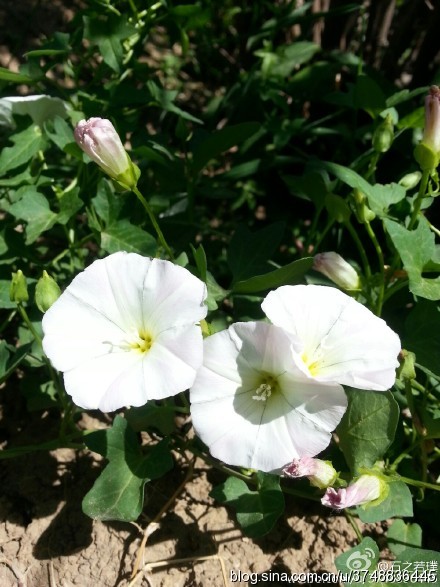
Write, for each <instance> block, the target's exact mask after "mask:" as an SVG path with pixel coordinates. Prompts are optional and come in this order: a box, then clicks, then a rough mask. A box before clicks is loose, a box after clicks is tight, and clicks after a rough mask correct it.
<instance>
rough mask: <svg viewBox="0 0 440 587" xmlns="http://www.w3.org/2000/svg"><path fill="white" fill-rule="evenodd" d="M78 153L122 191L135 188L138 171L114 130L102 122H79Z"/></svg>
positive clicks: (110, 124)
mask: <svg viewBox="0 0 440 587" xmlns="http://www.w3.org/2000/svg"><path fill="white" fill-rule="evenodd" d="M74 136H75V140H76V142H77V143H78V145H79V146H80V147H81V149H82V150H83V151H84V152H85V153H86V154H87V155H88V156H89V157H90V159H92V160H93V161H94V162H95V163H97V164H98V165H99V166H100V167H101V169H102V170H103V171H105V173H107V175H109V176H110V177H111V178H112V179H114V180H115V181H116V182H117V183H118V184H119V185H120V186H122V187H123V188H125V189H132V188H134V187H136V185H137V180H138V179H139V175H140V172H139V168H138V167H137V166H136V165H135V164H134V163H133V162H132V161H131V159H130V157H129V156H128V153H127V151H126V150H125V149H124V145H123V144H122V142H121V139H120V138H119V135H118V133H117V132H116V130H115V127H114V126H113V124H112V123H111V122H110V120H107V119H106V118H89V120H81V121H80V122H79V123H78V124H77V125H76V128H75V132H74Z"/></svg>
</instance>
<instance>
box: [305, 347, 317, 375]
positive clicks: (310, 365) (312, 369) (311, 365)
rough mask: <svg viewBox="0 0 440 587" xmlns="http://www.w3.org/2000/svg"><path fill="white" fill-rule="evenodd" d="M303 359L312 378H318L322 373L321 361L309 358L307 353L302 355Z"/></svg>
mask: <svg viewBox="0 0 440 587" xmlns="http://www.w3.org/2000/svg"><path fill="white" fill-rule="evenodd" d="M301 359H302V360H303V361H304V364H305V366H306V367H307V369H308V370H309V373H310V375H311V376H312V377H316V376H317V375H318V374H319V371H320V365H319V359H318V360H315V361H314V360H313V359H314V357H313V355H312V357H309V356H308V355H307V353H306V352H304V353H303V354H302V355H301Z"/></svg>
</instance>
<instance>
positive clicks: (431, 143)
mask: <svg viewBox="0 0 440 587" xmlns="http://www.w3.org/2000/svg"><path fill="white" fill-rule="evenodd" d="M414 157H415V159H416V161H417V163H418V164H419V165H420V167H421V169H422V170H423V171H434V169H436V167H437V166H438V164H439V162H440V88H439V87H438V86H432V87H431V89H430V90H429V94H428V95H427V96H426V98H425V130H424V133H423V138H422V140H421V141H420V143H419V144H418V145H417V146H416V148H415V149H414Z"/></svg>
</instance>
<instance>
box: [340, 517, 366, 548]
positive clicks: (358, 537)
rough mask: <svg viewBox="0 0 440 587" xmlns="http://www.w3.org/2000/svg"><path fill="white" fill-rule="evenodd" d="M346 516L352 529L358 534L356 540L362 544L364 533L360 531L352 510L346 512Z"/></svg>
mask: <svg viewBox="0 0 440 587" xmlns="http://www.w3.org/2000/svg"><path fill="white" fill-rule="evenodd" d="M344 514H345V517H346V518H347V520H348V521H349V522H350V524H351V527H352V528H353V530H354V533H355V534H356V538H357V539H358V542H359V543H361V542H362V540H363V536H362V532H361V531H360V530H359V526H358V525H357V523H356V520H355V518H354V516H353V514H352V513H351V512H350V510H347V509H346V510H344Z"/></svg>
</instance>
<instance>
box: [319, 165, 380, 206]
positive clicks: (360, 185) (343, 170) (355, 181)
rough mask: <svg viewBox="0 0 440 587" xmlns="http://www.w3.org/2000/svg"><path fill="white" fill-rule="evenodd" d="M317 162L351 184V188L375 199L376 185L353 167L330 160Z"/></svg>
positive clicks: (322, 167) (344, 181)
mask: <svg viewBox="0 0 440 587" xmlns="http://www.w3.org/2000/svg"><path fill="white" fill-rule="evenodd" d="M317 164H318V165H319V167H320V168H321V169H325V170H326V171H329V172H330V173H332V174H333V175H334V176H336V177H337V178H338V179H339V180H340V181H342V182H343V183H345V184H347V185H349V186H350V187H351V188H357V189H358V190H360V191H361V192H363V193H364V194H365V195H366V196H367V197H368V198H370V197H371V198H372V199H373V200H374V199H375V192H374V187H373V186H372V185H371V183H368V181H366V180H365V179H364V178H363V177H362V176H361V175H359V173H356V171H353V169H349V168H348V167H344V166H343V165H338V164H337V163H330V162H328V161H319V163H317Z"/></svg>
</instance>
